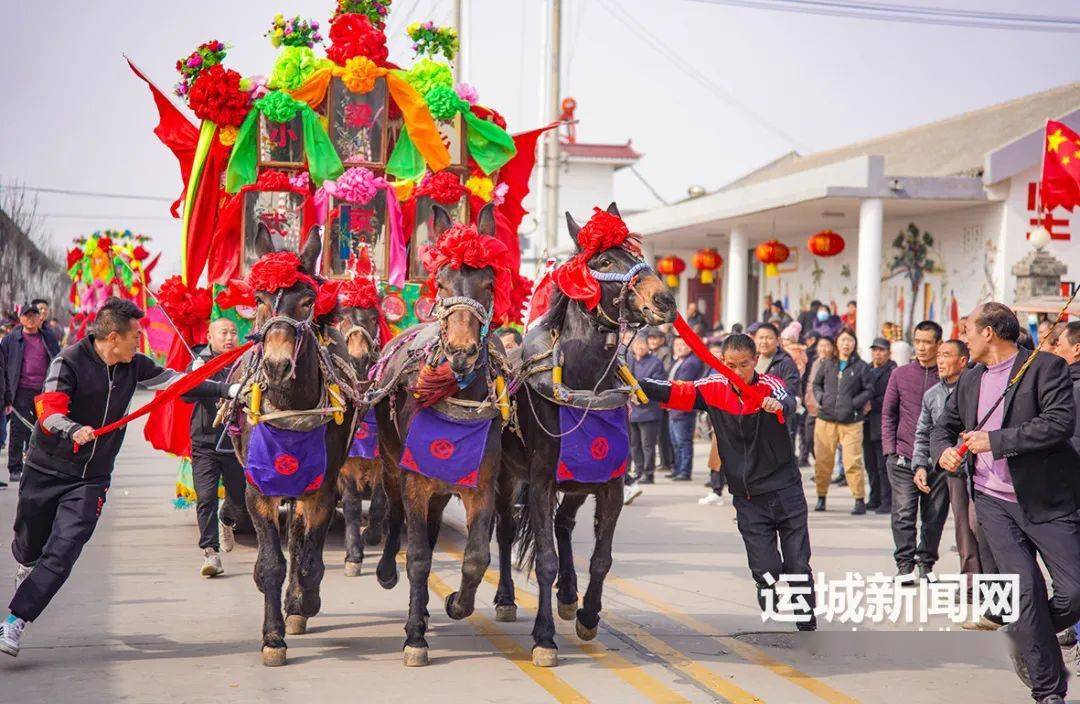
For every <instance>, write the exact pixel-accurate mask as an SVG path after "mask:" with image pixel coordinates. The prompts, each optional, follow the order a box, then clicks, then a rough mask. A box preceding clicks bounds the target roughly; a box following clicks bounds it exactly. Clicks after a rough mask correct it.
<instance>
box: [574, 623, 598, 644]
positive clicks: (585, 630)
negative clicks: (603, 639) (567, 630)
mask: <svg viewBox="0 0 1080 704" xmlns="http://www.w3.org/2000/svg"><path fill="white" fill-rule="evenodd" d="M575 628H576V630H577V637H578V638H580V639H581V640H592V639H593V638H595V637H596V629H597V626H593V627H592V628H589V627H587V626H586V625H585V624H584V623H582V622H581V621H580V620H579V621H578V622H577V624H576V625H575Z"/></svg>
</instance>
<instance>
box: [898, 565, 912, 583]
mask: <svg viewBox="0 0 1080 704" xmlns="http://www.w3.org/2000/svg"><path fill="white" fill-rule="evenodd" d="M896 578H897V579H898V580H900V583H901V584H914V583H915V565H897V566H896Z"/></svg>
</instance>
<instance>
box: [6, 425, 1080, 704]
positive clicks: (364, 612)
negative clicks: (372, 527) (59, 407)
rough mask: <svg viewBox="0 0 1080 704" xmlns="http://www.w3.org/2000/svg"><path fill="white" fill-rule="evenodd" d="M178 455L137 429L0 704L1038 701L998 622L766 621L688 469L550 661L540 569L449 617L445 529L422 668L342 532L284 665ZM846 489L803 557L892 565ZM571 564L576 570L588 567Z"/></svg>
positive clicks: (649, 499)
mask: <svg viewBox="0 0 1080 704" xmlns="http://www.w3.org/2000/svg"><path fill="white" fill-rule="evenodd" d="M699 449H702V450H703V449H704V448H699ZM698 466H704V462H703V461H701V462H699V464H698ZM174 467H175V462H174V461H173V460H171V459H169V458H167V457H164V456H162V455H159V454H156V453H154V452H153V451H152V450H151V449H150V448H149V447H148V446H147V445H146V444H145V443H144V442H143V441H142V439H141V428H136V429H133V430H132V432H131V433H129V435H128V441H127V446H126V448H125V450H124V452H123V454H122V456H121V457H120V460H119V462H118V464H117V471H116V478H115V480H114V484H113V488H112V490H111V491H110V492H109V501H108V504H107V505H106V508H105V512H104V516H103V519H102V522H101V524H100V526H99V529H98V533H97V535H96V536H95V537H94V539H93V540H92V541H91V543H90V545H89V546H88V547H87V549H86V551H85V552H84V553H83V557H82V559H81V560H80V562H79V564H78V566H77V567H76V569H75V572H74V574H73V576H72V578H71V580H70V581H69V583H68V584H67V586H66V587H65V589H64V590H63V591H62V592H61V593H60V595H59V596H58V597H57V599H56V600H55V601H54V603H53V604H52V606H51V608H50V609H49V610H48V611H47V612H46V613H45V614H44V615H43V616H42V618H40V619H39V621H38V622H37V623H35V624H33V625H32V626H31V627H30V628H29V629H28V631H27V633H26V647H25V648H24V650H23V652H22V654H21V655H20V656H19V658H18V659H17V660H11V659H8V658H5V659H3V660H0V691H2V692H3V693H4V696H3V697H0V700H2V701H12V702H16V701H17V702H20V703H22V704H29V703H30V702H50V703H53V702H70V701H78V702H79V703H80V704H94V703H96V702H109V703H112V702H119V701H133V702H170V703H172V704H179V703H180V702H214V703H215V704H217V703H219V702H223V701H228V702H286V701H288V702H297V701H303V699H301V698H303V697H307V698H309V699H308V700H309V701H319V702H323V701H325V702H335V701H346V700H348V701H395V700H398V699H400V698H402V697H404V696H408V697H409V698H410V699H413V700H416V701H425V700H432V701H439V702H441V703H443V702H445V703H449V702H477V701H491V702H503V701H513V702H544V701H552V700H553V699H555V700H559V701H586V700H590V701H618V702H640V701H654V702H685V701H692V702H707V701H730V702H739V703H742V702H758V701H766V702H772V703H780V704H793V703H799V702H817V703H820V702H828V703H830V704H836V703H840V702H905V703H907V704H922V703H925V704H931V703H932V704H938V703H939V702H1023V701H1030V699H1029V698H1028V697H1027V695H1026V693H1025V691H1024V690H1023V689H1022V688H1021V686H1020V685H1019V684H1018V681H1017V680H1016V678H1015V676H1014V675H1013V674H1012V672H1011V670H1010V669H1009V668H1008V663H1007V659H1006V657H1005V655H1004V652H1005V651H1004V645H1003V642H1002V640H1003V638H1002V637H1001V636H999V635H997V634H986V633H967V632H959V631H955V630H954V631H950V632H942V631H939V630H937V629H939V628H943V627H944V626H946V625H947V624H946V622H945V621H944V620H940V619H939V620H936V621H931V622H930V623H929V624H927V625H926V629H927V630H926V631H924V632H917V626H915V625H903V626H899V625H892V624H889V625H885V626H867V627H865V628H860V629H859V630H858V631H855V632H853V631H852V630H851V628H850V626H841V625H838V624H823V630H822V631H820V632H818V633H815V634H795V633H791V632H789V631H787V630H786V629H785V628H783V627H778V626H777V625H775V624H763V623H762V621H761V619H760V616H759V612H758V609H757V606H756V603H755V600H754V595H753V591H752V589H751V588H750V584H751V582H750V578H749V573H748V571H747V568H746V562H745V555H744V553H743V549H742V544H741V541H740V539H739V536H738V532H737V531H736V529H735V524H734V510H733V509H732V508H731V507H730V505H727V506H722V507H706V506H699V505H698V504H697V502H696V499H697V498H698V497H699V496H701V495H702V493H703V492H704V489H703V488H701V486H700V484H699V483H698V482H694V483H692V484H690V485H688V484H668V483H662V484H659V485H656V486H653V487H649V491H648V493H647V494H646V495H645V496H643V497H642V498H640V499H638V501H637V502H636V503H635V504H634V505H633V506H631V507H629V508H628V509H626V511H625V512H624V513H623V517H622V520H621V522H620V524H619V529H618V535H617V536H616V551H615V565H614V568H613V570H612V574H613V577H612V578H611V579H609V581H608V585H607V589H606V591H605V595H604V596H605V611H604V614H603V620H602V622H601V623H602V628H601V632H600V636H599V637H598V638H597V640H596V641H594V642H592V643H581V642H580V641H578V640H577V638H576V637H575V636H574V635H573V624H565V623H561V622H560V623H559V624H558V627H559V645H560V657H561V659H562V660H561V665H560V666H559V667H558V668H556V669H552V670H543V669H539V668H534V667H533V666H532V664H531V661H530V659H529V655H528V652H529V647H530V645H531V638H530V637H529V633H530V630H531V625H532V624H531V618H532V615H533V613H534V612H533V611H532V610H531V609H532V608H533V607H534V606H535V583H533V582H527V581H526V580H525V579H524V578H522V577H519V578H518V580H517V581H518V588H519V592H520V594H519V602H518V603H519V607H520V610H519V618H520V619H522V620H521V621H519V622H518V623H515V624H502V623H500V624H496V623H495V622H494V609H493V607H491V605H490V604H491V599H492V597H493V595H494V586H493V583H492V582H493V580H492V582H485V583H484V584H483V585H482V586H481V590H480V595H479V598H478V609H477V613H476V614H475V615H474V616H472V617H471V618H469V619H468V620H465V621H460V622H452V621H450V620H449V619H448V618H447V617H446V616H445V614H444V613H443V611H442V608H441V604H442V600H443V596H445V594H446V593H447V592H449V591H451V590H452V589H454V588H456V585H457V582H458V580H459V569H460V561H459V559H458V556H457V555H458V554H457V553H456V552H455V551H456V550H458V549H459V548H460V542H461V541H460V538H459V537H458V535H457V534H456V532H455V531H453V530H446V531H444V536H443V542H442V545H441V546H440V550H439V553H438V554H437V555H436V561H435V566H434V576H433V577H432V587H433V593H432V609H431V611H432V624H431V629H430V632H429V642H430V644H431V657H432V662H431V665H430V666H429V667H427V668H425V669H408V670H406V668H404V667H403V666H402V664H401V643H402V638H403V630H402V629H403V626H404V621H405V615H406V605H407V599H408V594H407V589H406V580H405V577H404V573H403V574H402V581H401V583H400V584H399V585H398V586H397V587H396V588H395V589H394V590H393V591H389V592H388V591H384V590H382V589H381V588H379V586H378V585H377V583H376V582H375V579H374V576H373V575H372V572H371V570H372V566H369V565H367V564H365V571H364V573H363V574H362V575H361V576H360V577H358V578H353V579H350V578H346V577H344V576H343V574H342V571H341V564H342V560H343V549H342V538H341V530H340V526H339V527H337V528H336V529H335V531H334V532H333V533H332V534H331V538H330V541H329V545H328V550H327V555H326V561H327V564H328V565H329V568H328V570H327V575H326V579H325V581H324V583H323V608H324V611H323V613H322V614H320V615H319V616H318V617H316V618H313V619H312V621H311V624H310V631H309V633H308V634H306V635H303V636H291V637H289V639H288V643H289V664H288V666H287V667H285V668H277V669H269V668H264V667H262V665H261V664H260V659H259V633H260V625H261V613H262V608H261V607H262V597H261V595H260V594H259V593H258V591H257V590H256V589H255V587H254V585H253V583H252V580H251V571H252V565H253V558H254V554H255V553H254V550H253V547H252V545H253V538H252V537H251V536H241V545H238V546H237V549H236V550H235V551H234V552H232V553H230V554H228V555H226V556H225V563H226V568H227V574H226V575H224V576H222V577H219V578H216V579H213V580H207V579H203V578H201V577H199V576H198V567H199V566H200V564H201V554H200V552H199V550H198V549H197V547H196V540H197V537H196V529H195V517H194V513H193V512H192V511H177V510H174V509H173V508H172V506H171V505H170V498H171V493H172V482H173V478H174ZM661 481H663V480H661ZM806 486H807V488H808V490H810V484H809V482H808V483H807V485H806ZM844 493H846V492H845V491H837V492H835V494H834V496H835V498H834V500H833V506H834V508H833V510H832V511H830V512H828V513H826V514H824V515H822V514H811V536H812V541H813V550H814V559H813V566H814V568H815V570H824V571H826V572H827V573H829V574H830V575H837V576H838V575H841V574H842V573H844V572H846V571H849V570H858V571H861V572H863V573H872V572H876V571H878V570H881V571H883V572H886V573H890V568H891V559H890V553H891V537H890V534H889V531H888V523H887V519H886V518H885V517H882V516H870V517H862V518H857V517H853V516H850V515H848V514H847V510H848V508H849V507H850V506H849V505H850V499H847V498H844V497H843V494H844ZM15 499H16V494H15V492H14V491H12V490H8V491H5V492H0V524H2V525H4V526H8V525H11V522H12V519H13V515H14V506H15ZM454 505H455V504H452V505H451V506H454ZM590 506H591V503H590V504H587V506H586V508H589V507H590ZM448 513H451V514H452V513H453V511H450V510H448ZM583 515H584V513H583ZM448 519H449V520H450V521H451V522H453V521H454V520H455V518H454V516H453V515H451V516H449V517H448ZM589 524H590V521H589V520H588V519H587V518H584V519H583V520H580V521H579V526H578V530H577V534H576V538H577V541H578V557H579V561H581V560H587V558H588V549H589V546H588V545H587V544H586V543H587V541H588V538H589V537H590V534H591V531H590V530H589ZM4 540H5V541H6V540H7V538H6V537H5V538H4ZM951 543H952V540H951V526H950V527H948V528H947V529H946V538H945V539H944V540H943V554H944V555H945V557H943V559H942V562H943V563H944V565H943V566H944V567H946V568H950V569H955V563H956V562H957V558H956V555H955V553H951V552H949V551H948V550H949V546H950V545H951ZM579 564H581V563H580V562H579ZM13 571H14V570H13V564H12V562H11V561H10V559H7V560H0V579H2V582H0V584H3V585H4V586H5V589H4V590H2V591H4V592H5V593H6V591H7V589H8V588H10V584H11V581H10V580H11V577H12V574H13ZM579 575H581V578H582V579H585V578H587V573H586V572H584V571H583V570H580V569H579ZM489 576H491V575H489ZM582 586H584V583H583V584H582ZM1076 701H1080V700H1076Z"/></svg>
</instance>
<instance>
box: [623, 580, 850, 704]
mask: <svg viewBox="0 0 1080 704" xmlns="http://www.w3.org/2000/svg"><path fill="white" fill-rule="evenodd" d="M606 584H610V585H611V586H612V587H614V588H615V589H618V590H619V591H621V592H623V593H624V594H626V595H627V596H630V597H633V598H634V599H637V600H638V601H642V602H644V603H646V604H648V605H649V606H651V607H653V608H654V609H656V610H657V611H659V612H660V613H662V614H664V615H665V616H667V617H668V618H670V619H672V620H674V621H677V622H679V623H681V624H682V625H684V626H686V627H687V628H689V629H690V630H693V631H697V632H698V633H700V634H702V635H705V636H709V637H711V638H714V639H715V640H717V641H719V642H721V643H723V644H724V645H725V646H727V647H728V648H730V649H731V650H732V651H733V652H735V653H736V654H738V655H739V656H740V657H742V658H744V659H745V660H748V661H750V662H752V663H754V664H755V665H760V666H762V667H764V668H766V669H768V670H770V671H771V672H773V673H774V674H776V675H779V676H780V677H782V678H783V679H785V680H787V681H789V682H791V683H792V684H795V685H797V686H799V687H802V688H803V689H805V690H806V691H808V692H810V693H811V694H813V695H814V696H816V697H818V698H820V699H823V700H824V701H826V702H829V704H859V700H858V699H854V698H852V697H850V696H848V695H846V694H844V693H843V692H840V691H837V690H835V689H833V688H832V687H830V686H829V685H827V684H825V683H824V682H822V681H820V680H817V679H815V678H813V677H811V676H810V675H808V674H806V673H805V672H802V671H801V670H799V669H797V668H795V667H794V666H792V665H789V664H788V663H785V662H781V661H779V660H777V659H775V658H773V657H772V656H771V655H769V654H768V653H766V652H765V651H764V650H762V649H761V648H758V647H756V646H754V645H751V644H749V643H744V642H743V641H741V640H739V639H738V638H734V637H732V636H718V635H715V634H714V631H715V630H716V629H715V628H713V627H712V626H710V625H709V624H707V623H705V622H704V621H702V620H700V619H698V618H695V617H694V616H691V615H690V614H688V613H686V612H684V611H681V610H679V609H678V608H676V607H674V606H672V605H671V604H668V603H666V602H664V601H662V600H660V599H659V598H657V597H655V596H653V595H652V594H650V593H649V592H647V591H645V590H644V589H642V588H640V587H638V586H637V585H635V584H633V583H631V582H629V581H627V580H625V579H623V578H622V577H616V576H615V575H614V574H611V573H610V572H609V573H608V576H607V582H606Z"/></svg>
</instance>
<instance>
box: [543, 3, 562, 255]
mask: <svg viewBox="0 0 1080 704" xmlns="http://www.w3.org/2000/svg"><path fill="white" fill-rule="evenodd" d="M561 68H562V0H551V15H550V18H549V19H548V80H547V88H548V94H547V108H548V123H549V124H550V123H551V122H555V121H556V120H558V119H559V115H560V111H561V109H560V107H559V101H560V95H559V94H560V92H561V88H560V70H561ZM559 133H560V130H559V129H553V130H550V131H548V132H547V134H545V135H544V137H545V139H546V140H547V142H546V147H547V148H546V150H545V156H544V244H545V246H546V247H547V251H548V253H549V254H552V255H553V254H554V253H555V251H556V249H557V245H558V241H559Z"/></svg>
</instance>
